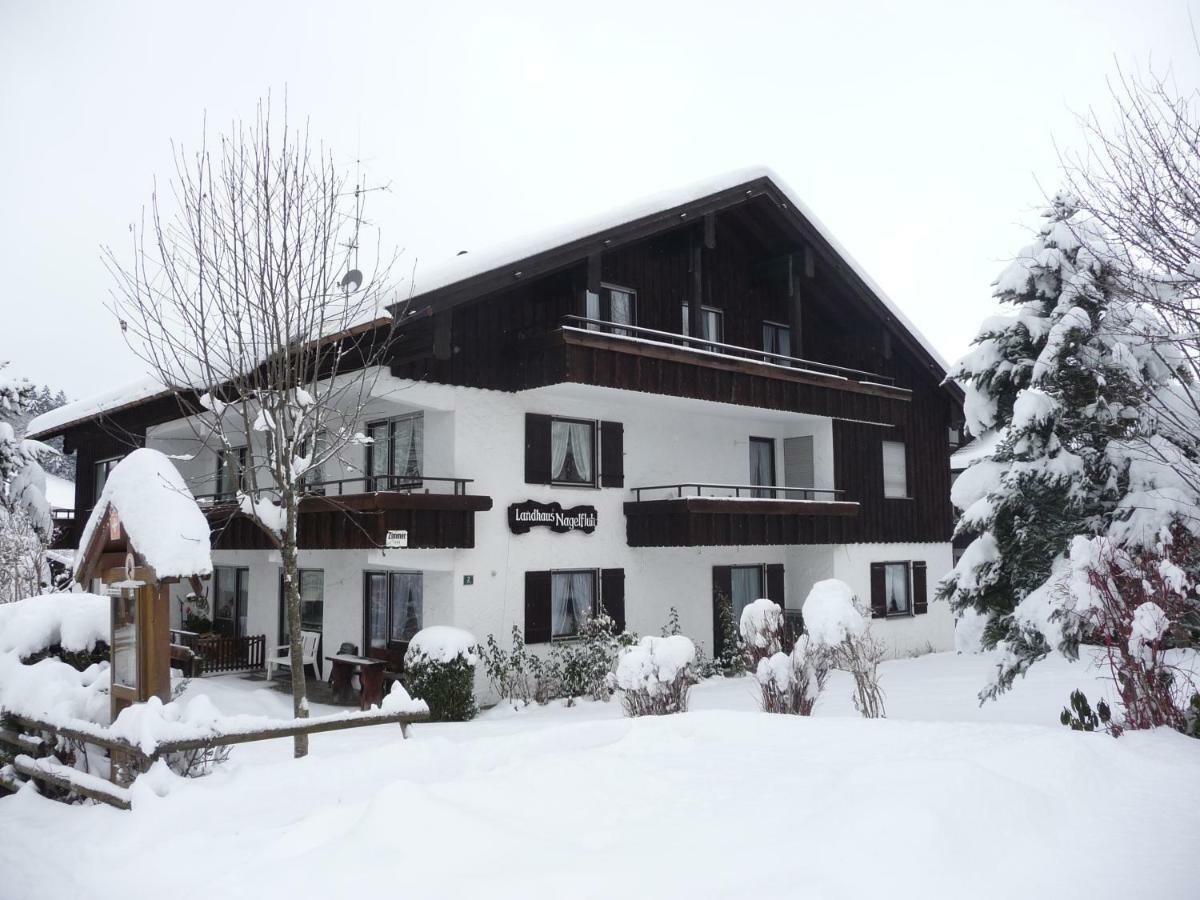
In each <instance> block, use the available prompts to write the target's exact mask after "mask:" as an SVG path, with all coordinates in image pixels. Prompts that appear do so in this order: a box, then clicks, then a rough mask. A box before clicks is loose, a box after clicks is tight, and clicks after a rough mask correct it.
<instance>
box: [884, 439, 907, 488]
mask: <svg viewBox="0 0 1200 900" xmlns="http://www.w3.org/2000/svg"><path fill="white" fill-rule="evenodd" d="M883 496H885V497H896V498H905V497H907V496H908V464H907V461H906V459H905V453H904V444H902V443H900V442H899V441H884V442H883Z"/></svg>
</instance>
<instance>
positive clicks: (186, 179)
mask: <svg viewBox="0 0 1200 900" xmlns="http://www.w3.org/2000/svg"><path fill="white" fill-rule="evenodd" d="M282 119H283V121H282V125H281V126H277V125H276V124H275V122H273V120H272V112H271V104H270V100H269V99H268V100H266V101H260V103H259V105H258V112H257V116H256V117H255V119H254V120H253V121H251V122H250V123H248V124H243V123H240V122H239V123H236V124H235V125H234V126H233V127H232V128H231V130H230V131H229V132H228V133H227V134H224V135H222V136H221V137H220V138H219V148H218V150H217V152H216V153H215V154H210V153H209V150H208V146H207V135H206V137H205V140H204V141H203V142H202V145H201V148H200V150H199V151H198V152H194V153H188V152H186V151H185V150H183V149H182V148H180V147H178V146H175V147H174V158H175V177H174V178H173V180H172V185H171V186H172V189H173V191H172V193H173V200H174V204H173V205H174V209H173V210H172V211H171V212H169V213H168V212H166V211H165V210H164V208H163V204H162V198H160V196H159V192H158V189H157V185H156V187H155V190H154V193H153V195H152V198H151V202H150V209H149V219H148V221H147V216H146V214H145V212H143V216H142V221H141V223H140V225H138V226H135V227H133V228H132V229H131V232H132V244H133V246H132V258H131V259H130V260H129V261H128V262H122V261H120V260H118V257H117V255H116V254H115V253H114V252H113V251H112V249H111V248H106V251H105V257H106V263H107V265H108V267H109V270H110V272H111V273H112V275H113V277H114V279H115V281H116V286H115V288H114V290H113V292H112V295H113V302H112V310H113V312H114V313H115V314H116V315H117V316H118V318H119V320H120V323H121V328H122V330H123V331H124V332H125V334H126V339H127V343H128V344H129V346H130V347H131V348H132V350H133V351H134V353H136V354H137V355H138V356H139V357H140V358H141V359H142V360H143V361H144V362H145V363H146V364H147V365H148V366H149V368H150V369H151V371H152V372H153V374H154V375H155V376H157V377H158V378H159V379H161V381H162V383H163V384H164V385H166V386H169V387H171V388H173V389H175V392H176V395H177V396H178V397H179V398H180V404H181V409H182V412H183V413H184V414H185V416H186V417H187V421H188V422H189V424H190V425H191V428H192V431H193V433H194V435H195V437H196V438H197V440H198V441H199V442H200V443H201V444H202V445H203V446H206V447H209V448H212V449H213V450H215V451H216V452H217V453H219V454H223V455H222V456H221V457H220V459H221V460H222V464H221V465H219V466H218V471H219V472H225V473H226V474H227V475H228V476H229V477H228V478H227V479H220V478H219V480H221V481H225V482H226V483H224V484H218V486H217V491H218V495H217V498H216V501H217V502H220V501H221V500H222V499H224V498H223V497H222V496H221V492H222V491H226V492H228V494H229V495H230V497H229V499H230V500H231V501H235V502H236V504H237V510H238V511H240V513H241V514H243V515H245V516H247V517H249V518H250V519H251V520H253V521H254V522H255V523H257V525H258V526H259V527H261V529H262V530H263V531H264V532H265V533H266V534H267V535H268V537H269V539H270V540H271V542H272V543H273V545H274V546H275V547H276V548H278V550H279V553H280V558H281V562H282V568H283V593H284V605H285V609H286V612H287V622H288V640H289V643H290V649H291V659H292V666H291V674H292V699H293V707H294V713H295V715H296V716H297V717H306V716H307V715H308V700H307V695H306V690H305V678H304V667H303V666H302V665H301V659H302V649H301V605H300V584H299V580H298V565H297V522H298V513H299V506H300V501H301V499H302V497H303V495H304V494H305V492H306V486H307V484H308V482H307V481H306V478H307V479H309V480H310V479H311V478H312V473H314V472H315V471H317V470H319V469H320V467H321V466H322V465H324V464H325V463H327V462H329V461H330V460H332V459H334V458H335V457H337V456H338V455H339V452H340V451H341V450H342V449H344V448H345V447H346V446H347V445H349V444H352V443H356V442H363V441H365V440H366V439H365V438H364V437H363V436H362V435H361V434H360V433H359V432H358V431H357V430H356V429H357V424H358V422H359V421H360V419H361V414H362V411H363V408H364V406H365V404H366V402H367V400H368V399H369V398H370V395H371V390H372V386H373V384H374V381H375V378H376V377H377V373H378V370H379V369H378V367H379V366H380V364H381V363H382V362H383V361H384V354H385V352H386V350H387V347H388V345H389V342H390V340H391V337H392V327H393V322H394V320H393V318H392V317H391V316H390V315H389V314H388V313H387V310H386V308H385V304H386V303H389V302H392V300H393V299H394V298H393V297H392V296H391V295H390V291H391V288H390V284H389V282H390V271H391V267H392V264H393V262H394V261H395V255H394V254H392V255H384V254H381V253H380V247H379V241H378V237H377V236H376V240H375V246H374V247H373V248H366V249H364V248H363V247H361V235H362V230H363V218H362V209H363V196H364V191H363V190H362V188H361V185H352V184H350V181H349V179H348V177H347V176H346V175H345V174H344V173H343V172H342V171H341V170H339V168H338V167H337V166H336V165H335V164H334V161H333V157H332V154H331V153H330V152H329V151H328V150H327V149H325V148H324V147H323V146H320V145H316V146H314V144H313V142H312V141H311V139H310V137H309V134H308V130H307V126H305V128H304V129H303V130H300V129H297V130H290V129H289V125H288V121H287V110H286V103H285V105H284V110H283V114H282ZM367 249H369V250H370V253H369V256H370V259H369V264H368V263H367V261H365V260H364V261H363V262H360V255H362V256H364V257H365V256H367V255H368V254H367ZM364 271H366V274H365V275H364V274H363V272H364ZM243 447H244V448H245V451H244V452H245V454H246V456H245V461H244V464H243V463H242V461H241V458H240V453H241V452H242V450H241V448H243ZM307 751H308V741H307V738H306V737H304V736H298V737H297V738H296V739H295V755H296V756H298V757H299V756H304V755H305V754H306V753H307Z"/></svg>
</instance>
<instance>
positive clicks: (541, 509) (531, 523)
mask: <svg viewBox="0 0 1200 900" xmlns="http://www.w3.org/2000/svg"><path fill="white" fill-rule="evenodd" d="M508 527H509V528H510V529H511V530H512V533H513V534H525V533H526V532H528V531H529V529H531V528H549V529H550V530H551V531H556V532H558V533H559V534H564V533H566V532H568V531H582V532H584V533H585V534H591V533H592V532H593V531H595V530H596V507H594V506H572V507H571V508H570V509H563V508H562V504H561V503H538V502H537V501H536V500H526V501H525V502H524V503H513V504H512V505H511V506H509V507H508Z"/></svg>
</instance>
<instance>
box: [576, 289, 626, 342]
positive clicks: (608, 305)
mask: <svg viewBox="0 0 1200 900" xmlns="http://www.w3.org/2000/svg"><path fill="white" fill-rule="evenodd" d="M613 291H618V292H620V293H622V294H628V295H629V321H628V322H614V321H613V318H612V295H613ZM592 297H595V298H596V315H594V316H593V315H592V314H591V311H590V310H588V309H587V308H586V307H585V309H584V312H585V313H587V316H586V317H587V318H589V319H594V320H596V321H597V322H607V323H608V324H609V325H612V326H614V327H612V328H607V329H605V328H602V327H601V326H599V325H594V324H592V323H588V326H587V327H588V329H589V330H590V331H601V332H604V333H607V334H615V335H620V336H622V337H628V336H629V332H628V331H626V330H625V327H622V326H627V327H629V328H636V327H637V322H638V292H637V289H636V288H631V287H627V286H626V285H623V284H616V283H613V282H608V281H602V282H600V292H599V293H595V292H592V291H589V292H588V299H587V301H586V302H588V303H590V302H591V298H592Z"/></svg>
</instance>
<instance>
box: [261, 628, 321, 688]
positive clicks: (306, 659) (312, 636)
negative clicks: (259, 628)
mask: <svg viewBox="0 0 1200 900" xmlns="http://www.w3.org/2000/svg"><path fill="white" fill-rule="evenodd" d="M320 644H321V632H319V631H302V632H300V647H301V651H302V652H301V654H300V665H301V666H312V667H313V671H314V672H316V673H317V677H318V678H320V677H321V660H320V657H318V656H317V647H318V646H320ZM291 649H292V648H291V647H290V646H289V645H288V644H281V645H280V646H278V647H276V648H275V650H274V652H272V653H270V654H268V655H267V680H268V681H270V680H271V677H272V676H273V675H274V674H275V668H276V667H277V666H284V667H285V668H288V669H290V668H291V667H292V657H291Z"/></svg>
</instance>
